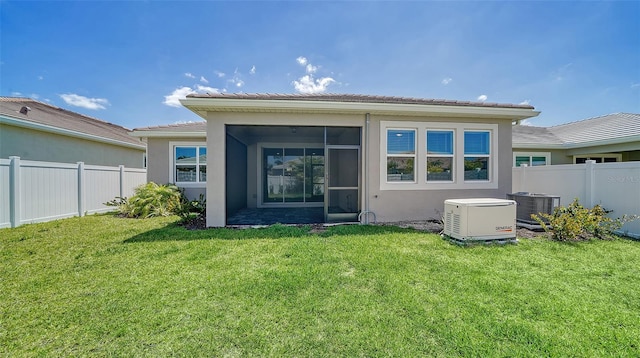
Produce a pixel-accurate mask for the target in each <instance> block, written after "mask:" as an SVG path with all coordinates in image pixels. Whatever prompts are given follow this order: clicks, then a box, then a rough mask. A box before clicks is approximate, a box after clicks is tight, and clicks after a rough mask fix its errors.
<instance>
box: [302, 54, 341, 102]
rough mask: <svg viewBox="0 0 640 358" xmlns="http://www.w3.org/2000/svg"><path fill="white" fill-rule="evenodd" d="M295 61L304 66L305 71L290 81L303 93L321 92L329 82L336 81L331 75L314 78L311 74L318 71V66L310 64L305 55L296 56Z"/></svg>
mask: <svg viewBox="0 0 640 358" xmlns="http://www.w3.org/2000/svg"><path fill="white" fill-rule="evenodd" d="M296 62H298V64H299V65H300V66H304V69H305V72H306V75H304V76H302V77H300V78H298V79H297V80H295V81H293V82H292V84H293V87H295V89H296V91H298V92H300V93H304V94H313V93H323V92H325V91H326V90H327V87H329V85H330V84H332V83H334V82H336V81H335V80H334V79H333V78H331V77H321V78H315V77H314V76H313V74H314V73H316V72H318V69H319V68H320V66H314V65H312V64H311V63H309V61H308V60H307V58H306V57H303V56H300V57H298V58H296Z"/></svg>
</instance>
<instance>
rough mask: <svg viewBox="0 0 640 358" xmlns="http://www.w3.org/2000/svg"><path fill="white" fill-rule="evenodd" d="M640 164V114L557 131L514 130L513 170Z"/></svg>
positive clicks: (614, 116) (563, 126) (560, 127)
mask: <svg viewBox="0 0 640 358" xmlns="http://www.w3.org/2000/svg"><path fill="white" fill-rule="evenodd" d="M587 160H594V161H596V163H607V162H628V161H640V114H634V113H614V114H608V115H605V116H600V117H594V118H589V119H585V120H581V121H577V122H571V123H566V124H561V125H557V126H553V127H532V126H524V125H516V126H514V127H513V166H520V165H521V164H527V165H529V166H536V165H552V164H580V163H584V162H585V161H587Z"/></svg>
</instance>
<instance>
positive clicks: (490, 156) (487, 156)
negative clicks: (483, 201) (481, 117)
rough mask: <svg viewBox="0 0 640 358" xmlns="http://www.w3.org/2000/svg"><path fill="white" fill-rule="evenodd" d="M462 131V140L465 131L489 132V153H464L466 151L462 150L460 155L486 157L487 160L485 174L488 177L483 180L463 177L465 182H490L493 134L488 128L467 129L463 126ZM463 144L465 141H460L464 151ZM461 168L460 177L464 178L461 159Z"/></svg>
mask: <svg viewBox="0 0 640 358" xmlns="http://www.w3.org/2000/svg"><path fill="white" fill-rule="evenodd" d="M463 132H464V133H462V140H463V141H464V135H465V134H466V133H467V132H486V133H489V154H466V153H464V152H463V153H462V156H463V157H464V159H466V158H467V157H470V158H487V159H488V162H489V164H488V168H487V175H488V176H489V179H487V180H484V179H483V180H467V179H464V181H465V182H466V183H486V182H490V181H491V179H493V173H491V167H492V165H493V159H492V155H493V148H492V145H491V144H492V143H493V142H494V140H493V134H492V133H491V131H490V130H485V129H468V128H465V130H464V131H463ZM464 145H465V143H462V148H463V151H464ZM461 170H462V172H463V176H462V177H463V178H464V172H465V169H464V160H463V166H462V167H461Z"/></svg>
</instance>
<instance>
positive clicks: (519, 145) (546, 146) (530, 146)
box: [511, 135, 640, 149]
mask: <svg viewBox="0 0 640 358" xmlns="http://www.w3.org/2000/svg"><path fill="white" fill-rule="evenodd" d="M626 143H639V145H638V146H639V147H640V135H635V136H628V137H620V138H611V139H603V140H594V141H590V142H582V143H561V144H544V143H512V145H511V146H512V147H513V148H523V149H578V148H588V147H598V146H603V145H614V144H626Z"/></svg>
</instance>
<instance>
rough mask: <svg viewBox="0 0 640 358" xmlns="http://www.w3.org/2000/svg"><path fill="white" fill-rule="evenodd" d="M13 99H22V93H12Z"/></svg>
mask: <svg viewBox="0 0 640 358" xmlns="http://www.w3.org/2000/svg"><path fill="white" fill-rule="evenodd" d="M11 97H22V92H11Z"/></svg>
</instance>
